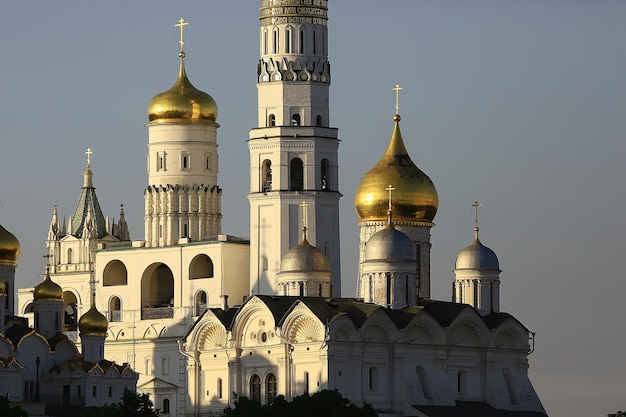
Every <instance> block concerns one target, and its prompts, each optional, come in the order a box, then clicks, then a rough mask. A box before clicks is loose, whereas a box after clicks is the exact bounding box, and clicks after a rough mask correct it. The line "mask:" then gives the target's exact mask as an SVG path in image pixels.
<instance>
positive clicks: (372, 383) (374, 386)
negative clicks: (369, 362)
mask: <svg viewBox="0 0 626 417" xmlns="http://www.w3.org/2000/svg"><path fill="white" fill-rule="evenodd" d="M368 374H369V375H368V376H369V389H370V391H376V390H378V368H377V367H375V366H370V369H369V373H368Z"/></svg>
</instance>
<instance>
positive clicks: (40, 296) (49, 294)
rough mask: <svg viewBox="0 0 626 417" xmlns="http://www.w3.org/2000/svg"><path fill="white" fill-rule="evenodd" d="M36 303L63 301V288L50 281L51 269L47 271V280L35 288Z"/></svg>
mask: <svg viewBox="0 0 626 417" xmlns="http://www.w3.org/2000/svg"><path fill="white" fill-rule="evenodd" d="M33 298H34V300H35V301H45V300H55V301H59V300H63V288H61V286H60V285H59V284H57V283H55V282H53V281H52V280H51V279H50V269H49V268H48V270H47V271H46V279H44V280H43V282H42V283H40V284H39V285H37V286H36V287H35V290H34V291H33Z"/></svg>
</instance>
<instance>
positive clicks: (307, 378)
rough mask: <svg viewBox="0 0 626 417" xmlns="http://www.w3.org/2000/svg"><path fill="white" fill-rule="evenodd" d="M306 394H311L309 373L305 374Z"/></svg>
mask: <svg viewBox="0 0 626 417" xmlns="http://www.w3.org/2000/svg"><path fill="white" fill-rule="evenodd" d="M304 393H305V394H308V393H309V373H308V372H304Z"/></svg>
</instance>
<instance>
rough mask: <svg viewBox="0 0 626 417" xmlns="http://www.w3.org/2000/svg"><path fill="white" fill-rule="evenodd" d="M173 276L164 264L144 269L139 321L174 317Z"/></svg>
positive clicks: (156, 264)
mask: <svg viewBox="0 0 626 417" xmlns="http://www.w3.org/2000/svg"><path fill="white" fill-rule="evenodd" d="M173 306H174V274H173V273H172V270H171V269H170V268H169V267H168V266H167V265H165V264H164V263H155V264H152V265H150V266H149V267H148V268H146V270H145V272H144V273H143V276H142V277H141V308H142V311H141V319H142V320H150V319H164V318H173V317H174V309H173Z"/></svg>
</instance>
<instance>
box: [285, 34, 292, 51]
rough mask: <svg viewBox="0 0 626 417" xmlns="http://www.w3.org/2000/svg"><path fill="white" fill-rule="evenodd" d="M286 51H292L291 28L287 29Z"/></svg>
mask: <svg viewBox="0 0 626 417" xmlns="http://www.w3.org/2000/svg"><path fill="white" fill-rule="evenodd" d="M285 53H286V54H288V53H291V28H287V29H286V30H285Z"/></svg>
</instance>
